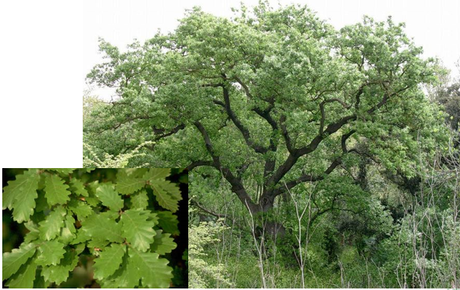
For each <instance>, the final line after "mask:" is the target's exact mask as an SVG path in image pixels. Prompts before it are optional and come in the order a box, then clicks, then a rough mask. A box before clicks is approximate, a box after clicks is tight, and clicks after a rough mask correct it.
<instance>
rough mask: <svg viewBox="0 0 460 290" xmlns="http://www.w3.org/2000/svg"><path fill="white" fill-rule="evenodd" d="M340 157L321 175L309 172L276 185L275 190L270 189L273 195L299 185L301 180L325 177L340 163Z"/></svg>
mask: <svg viewBox="0 0 460 290" xmlns="http://www.w3.org/2000/svg"><path fill="white" fill-rule="evenodd" d="M341 163H342V162H341V159H340V158H337V159H335V160H334V161H332V163H331V164H330V165H329V167H328V168H327V169H326V170H325V171H324V173H323V174H322V175H315V176H314V175H311V174H302V175H301V176H300V177H299V178H297V179H294V180H291V181H288V182H286V183H285V184H284V186H281V187H278V188H276V189H275V190H273V191H272V193H271V194H272V195H273V196H278V195H280V194H283V193H284V192H286V191H287V190H290V189H291V188H293V187H295V186H297V185H299V184H300V183H303V182H307V181H308V182H315V181H320V180H323V179H324V178H326V175H329V174H330V173H332V171H334V169H335V168H336V167H337V166H339V165H340V164H341Z"/></svg>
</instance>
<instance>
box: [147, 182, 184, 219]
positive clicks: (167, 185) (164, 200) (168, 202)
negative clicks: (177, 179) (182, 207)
mask: <svg viewBox="0 0 460 290" xmlns="http://www.w3.org/2000/svg"><path fill="white" fill-rule="evenodd" d="M150 186H151V187H152V189H153V194H154V195H155V197H156V200H157V201H158V204H159V205H160V206H162V207H163V208H165V209H168V210H170V211H172V212H176V211H177V210H178V209H179V205H178V203H179V201H180V200H181V199H182V196H181V193H180V190H179V187H178V186H177V185H175V184H174V183H171V182H169V181H166V180H155V181H151V182H150Z"/></svg>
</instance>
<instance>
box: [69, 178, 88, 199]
mask: <svg viewBox="0 0 460 290" xmlns="http://www.w3.org/2000/svg"><path fill="white" fill-rule="evenodd" d="M70 184H71V185H72V187H71V189H72V191H73V192H75V193H76V194H77V195H81V196H86V197H88V196H89V195H88V191H87V190H86V188H85V185H84V184H83V182H81V181H80V180H79V179H77V178H72V179H70Z"/></svg>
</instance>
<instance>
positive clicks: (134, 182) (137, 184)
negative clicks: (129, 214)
mask: <svg viewBox="0 0 460 290" xmlns="http://www.w3.org/2000/svg"><path fill="white" fill-rule="evenodd" d="M144 185H145V180H144V179H142V178H136V177H134V176H131V175H128V174H127V173H126V171H125V170H122V169H120V170H118V173H117V185H116V188H117V191H118V192H119V193H121V194H132V193H134V192H136V191H138V190H139V189H141V188H142V187H144Z"/></svg>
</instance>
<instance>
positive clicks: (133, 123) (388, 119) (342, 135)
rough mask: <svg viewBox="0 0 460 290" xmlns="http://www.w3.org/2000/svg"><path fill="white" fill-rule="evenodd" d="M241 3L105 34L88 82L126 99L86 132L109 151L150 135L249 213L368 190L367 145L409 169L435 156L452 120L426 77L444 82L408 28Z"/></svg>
mask: <svg viewBox="0 0 460 290" xmlns="http://www.w3.org/2000/svg"><path fill="white" fill-rule="evenodd" d="M235 11H236V14H235V17H234V18H232V19H227V18H222V17H217V16H214V15H211V14H208V13H205V12H203V11H202V10H200V9H199V8H194V9H193V10H191V11H188V12H187V14H186V15H185V17H184V18H183V19H181V20H180V23H179V26H178V27H177V29H176V30H175V31H173V32H171V33H168V34H161V33H157V34H156V35H155V36H154V37H153V38H151V39H150V40H148V41H146V42H145V43H144V44H143V45H141V44H140V43H139V42H134V43H133V44H131V45H129V46H128V48H127V50H126V51H121V50H120V49H118V48H117V47H115V46H113V45H111V44H109V43H108V42H106V41H104V40H102V39H101V41H100V50H101V52H103V53H104V55H105V57H106V61H105V62H104V63H101V64H99V65H97V66H95V68H94V69H93V70H92V71H91V73H90V74H89V75H88V80H89V81H90V82H93V83H96V84H98V85H100V86H106V87H110V88H115V89H116V94H117V98H115V100H113V101H111V102H110V103H109V104H107V105H106V106H104V107H103V108H100V109H98V110H96V111H95V112H93V117H92V118H93V122H91V124H88V125H87V126H86V127H85V141H86V142H88V143H91V144H92V145H94V146H97V147H99V148H104V149H105V150H107V151H109V152H110V153H111V154H117V153H120V152H126V150H129V149H130V148H134V147H135V146H136V145H137V144H140V143H141V142H144V141H154V142H155V145H152V146H149V147H148V148H145V150H146V151H148V152H150V153H149V154H150V156H151V158H152V159H153V160H155V162H156V164H159V165H161V166H187V168H188V169H189V170H192V172H202V173H203V172H207V173H206V175H209V174H211V175H210V176H213V177H215V178H219V179H220V178H222V179H223V180H225V182H226V184H227V185H228V187H229V189H230V190H231V192H232V193H233V194H234V195H236V196H237V197H238V199H239V200H240V201H241V203H242V204H243V205H244V206H245V207H246V208H247V209H248V210H249V211H251V213H259V212H268V211H270V210H271V209H272V208H273V207H274V204H275V201H276V200H277V199H278V198H279V196H281V195H283V194H286V193H287V192H288V191H295V190H299V192H301V191H302V187H303V186H307V185H308V184H313V183H318V184H321V186H322V188H324V189H325V192H326V195H325V196H323V198H322V199H321V200H320V199H319V198H318V200H316V201H314V204H316V205H317V208H316V212H315V215H316V216H319V215H321V214H323V213H324V212H327V211H331V210H334V209H337V208H338V205H337V202H338V201H339V200H340V199H341V198H343V197H344V192H359V191H360V186H359V182H357V180H356V174H357V173H356V172H357V170H358V168H359V162H360V155H363V154H366V156H368V157H369V158H372V159H373V160H375V161H376V162H378V163H379V164H381V165H382V166H384V167H386V168H387V169H388V170H390V171H395V172H396V171H399V172H403V173H404V174H407V175H408V176H411V175H413V174H414V170H415V168H416V161H415V158H414V156H415V155H414V154H415V153H417V152H419V149H420V146H419V145H420V144H422V145H421V146H422V147H423V148H422V150H423V152H424V153H423V154H431V153H433V150H432V149H433V148H434V147H435V146H436V142H439V138H438V135H437V132H439V130H441V129H439V128H438V127H439V126H440V124H441V119H442V118H443V116H442V115H440V114H438V111H437V109H436V108H435V107H433V106H431V105H430V104H429V103H428V101H427V100H426V98H425V96H424V93H423V91H422V89H421V86H420V85H421V84H423V83H431V82H433V81H435V80H436V77H435V75H436V74H435V60H433V59H428V60H425V59H423V58H422V56H421V55H422V48H421V47H418V46H416V45H415V44H414V42H413V41H412V40H411V39H410V38H409V37H408V36H407V35H406V34H405V33H404V24H396V23H394V22H393V21H392V19H391V17H390V18H388V19H387V20H386V21H384V22H376V21H374V20H373V19H372V18H369V17H364V19H363V21H362V23H357V24H355V25H349V26H345V27H343V28H342V29H340V30H336V29H335V28H334V27H332V26H331V25H329V24H327V23H326V22H325V21H323V20H321V19H319V18H318V17H317V16H316V15H315V13H313V12H312V11H311V10H309V9H308V8H307V7H303V6H288V7H281V8H279V9H273V8H271V7H269V5H268V4H266V3H263V2H261V4H259V5H258V6H257V7H255V8H254V10H253V11H248V9H247V8H246V7H244V6H242V7H241V9H240V10H235ZM363 144H364V145H365V146H361V145H363ZM362 148H365V150H363V149H362ZM152 164H155V163H152ZM212 171H214V175H213V174H212V173H209V172H212ZM206 175H205V177H206ZM196 178H200V175H197V176H196ZM200 180H202V181H203V182H204V180H205V178H201V179H200ZM192 191H193V188H192ZM312 198H313V197H312ZM274 225H276V223H275V224H274ZM272 226H273V225H272ZM268 230H276V229H274V228H273V229H268Z"/></svg>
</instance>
